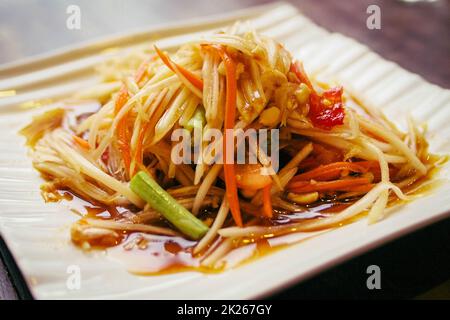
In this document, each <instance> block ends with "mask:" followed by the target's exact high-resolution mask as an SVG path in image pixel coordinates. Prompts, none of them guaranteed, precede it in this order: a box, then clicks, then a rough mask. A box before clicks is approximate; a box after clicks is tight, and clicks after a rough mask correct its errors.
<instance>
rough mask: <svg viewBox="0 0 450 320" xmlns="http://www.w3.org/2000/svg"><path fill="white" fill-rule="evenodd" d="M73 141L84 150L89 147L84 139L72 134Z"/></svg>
mask: <svg viewBox="0 0 450 320" xmlns="http://www.w3.org/2000/svg"><path fill="white" fill-rule="evenodd" d="M73 141H74V142H75V143H76V144H77V145H79V146H80V147H81V148H83V149H86V150H89V149H90V146H89V143H88V142H87V141H86V140H84V139H82V138H80V137H79V136H75V135H74V136H73Z"/></svg>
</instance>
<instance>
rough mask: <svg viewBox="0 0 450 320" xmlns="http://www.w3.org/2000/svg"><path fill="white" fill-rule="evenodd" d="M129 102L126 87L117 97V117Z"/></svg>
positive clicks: (115, 109) (115, 110)
mask: <svg viewBox="0 0 450 320" xmlns="http://www.w3.org/2000/svg"><path fill="white" fill-rule="evenodd" d="M127 101H128V89H127V87H126V86H125V85H122V87H121V88H120V91H119V94H118V95H117V99H116V103H115V105H114V114H115V115H117V114H118V113H119V111H120V109H122V107H123V106H124V105H125V103H127Z"/></svg>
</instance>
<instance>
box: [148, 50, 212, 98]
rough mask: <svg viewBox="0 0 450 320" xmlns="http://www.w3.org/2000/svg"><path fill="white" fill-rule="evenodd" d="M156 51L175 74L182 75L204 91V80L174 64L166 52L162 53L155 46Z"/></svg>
mask: <svg viewBox="0 0 450 320" xmlns="http://www.w3.org/2000/svg"><path fill="white" fill-rule="evenodd" d="M155 51H156V53H157V54H158V56H159V57H160V58H161V60H162V62H164V64H165V65H166V66H167V67H168V68H169V69H170V70H172V71H173V72H175V73H177V71H178V72H179V73H181V75H182V76H183V77H185V78H186V80H188V81H189V82H190V83H192V85H193V86H194V87H196V88H197V89H199V90H203V80H202V79H200V78H199V77H198V76H197V75H195V74H194V73H192V72H191V71H189V70H187V69H185V68H183V67H182V66H180V65H178V64H176V63H175V62H173V61H172V60H171V59H170V58H169V56H167V55H166V54H165V53H164V52H162V51H161V50H160V49H159V48H158V47H157V46H155Z"/></svg>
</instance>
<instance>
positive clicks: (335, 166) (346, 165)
mask: <svg viewBox="0 0 450 320" xmlns="http://www.w3.org/2000/svg"><path fill="white" fill-rule="evenodd" d="M342 170H349V171H352V172H360V173H362V172H367V171H368V168H367V167H366V166H361V165H359V162H334V163H330V164H326V165H323V166H320V167H318V168H315V169H312V170H310V171H308V172H305V173H302V174H299V175H296V176H295V177H293V178H292V180H291V181H308V180H311V179H314V180H329V179H333V178H337V177H339V173H340V172H341V171H342Z"/></svg>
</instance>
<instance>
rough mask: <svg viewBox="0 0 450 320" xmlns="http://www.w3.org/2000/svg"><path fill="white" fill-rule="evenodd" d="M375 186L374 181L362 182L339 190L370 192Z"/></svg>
mask: <svg viewBox="0 0 450 320" xmlns="http://www.w3.org/2000/svg"><path fill="white" fill-rule="evenodd" d="M374 186H375V184H373V183H368V184H361V185H356V186H350V187H347V188H341V189H340V190H339V191H346V192H369V191H370V190H372V188H373V187H374Z"/></svg>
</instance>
